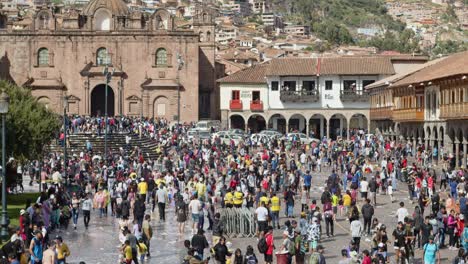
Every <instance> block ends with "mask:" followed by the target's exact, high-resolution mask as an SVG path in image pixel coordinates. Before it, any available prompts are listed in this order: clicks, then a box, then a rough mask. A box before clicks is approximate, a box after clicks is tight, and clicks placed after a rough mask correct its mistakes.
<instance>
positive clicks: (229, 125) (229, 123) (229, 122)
mask: <svg viewBox="0 0 468 264" xmlns="http://www.w3.org/2000/svg"><path fill="white" fill-rule="evenodd" d="M221 115H222V114H221ZM227 128H228V129H231V118H229V116H228V118H227Z"/></svg>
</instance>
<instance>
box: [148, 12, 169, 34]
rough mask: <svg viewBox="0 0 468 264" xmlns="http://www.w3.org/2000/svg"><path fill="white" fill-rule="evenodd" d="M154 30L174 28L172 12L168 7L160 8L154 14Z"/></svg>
mask: <svg viewBox="0 0 468 264" xmlns="http://www.w3.org/2000/svg"><path fill="white" fill-rule="evenodd" d="M152 20H153V25H154V27H153V29H154V30H172V29H173V20H172V16H171V14H170V13H169V12H168V11H167V10H166V9H158V10H156V12H154V14H153V19H152Z"/></svg>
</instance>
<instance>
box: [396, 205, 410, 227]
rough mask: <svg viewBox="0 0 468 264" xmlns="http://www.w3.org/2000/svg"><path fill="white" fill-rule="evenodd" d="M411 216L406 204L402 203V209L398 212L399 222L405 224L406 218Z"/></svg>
mask: <svg viewBox="0 0 468 264" xmlns="http://www.w3.org/2000/svg"><path fill="white" fill-rule="evenodd" d="M408 215H409V213H408V210H407V209H406V208H405V203H404V202H400V208H398V210H397V211H396V217H397V218H398V222H402V223H404V222H405V217H407V216H408Z"/></svg>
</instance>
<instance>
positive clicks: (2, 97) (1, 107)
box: [0, 92, 10, 240]
mask: <svg viewBox="0 0 468 264" xmlns="http://www.w3.org/2000/svg"><path fill="white" fill-rule="evenodd" d="M9 104H10V97H9V96H8V94H7V93H5V92H2V94H0V114H1V115H2V223H1V226H2V230H1V233H0V238H1V239H2V240H4V239H8V236H9V234H8V224H9V222H10V221H9V219H8V213H7V199H6V198H7V196H6V195H7V193H6V192H7V190H6V166H5V156H6V151H5V133H6V132H5V117H6V114H7V113H8V106H9Z"/></svg>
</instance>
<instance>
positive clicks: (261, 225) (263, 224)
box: [255, 202, 268, 233]
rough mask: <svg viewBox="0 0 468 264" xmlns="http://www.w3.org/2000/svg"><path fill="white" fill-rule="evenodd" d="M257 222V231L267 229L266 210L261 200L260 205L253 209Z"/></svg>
mask: <svg viewBox="0 0 468 264" xmlns="http://www.w3.org/2000/svg"><path fill="white" fill-rule="evenodd" d="M255 214H256V215H257V222H258V233H260V232H262V231H265V232H266V229H267V225H268V224H267V220H268V210H267V209H266V208H265V202H262V203H261V204H260V206H259V207H258V208H257V209H256V210H255Z"/></svg>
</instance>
